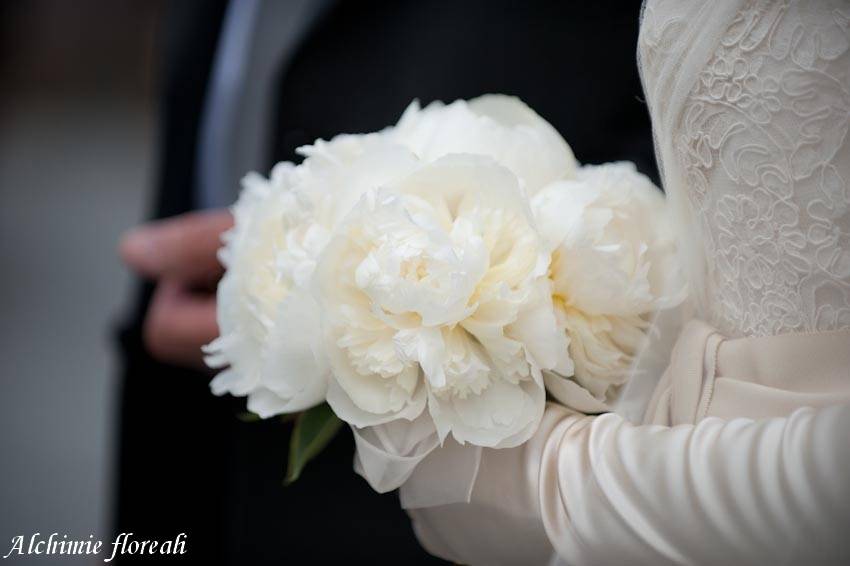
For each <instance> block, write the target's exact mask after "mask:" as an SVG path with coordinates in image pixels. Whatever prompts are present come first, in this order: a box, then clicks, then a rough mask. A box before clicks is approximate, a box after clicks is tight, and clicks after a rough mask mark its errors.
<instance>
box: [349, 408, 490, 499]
mask: <svg viewBox="0 0 850 566" xmlns="http://www.w3.org/2000/svg"><path fill="white" fill-rule="evenodd" d="M351 430H352V432H353V433H354V443H355V445H356V447H357V452H356V454H355V456H354V471H355V472H357V473H358V474H360V475H361V476H362V477H363V478H364V479H365V480H366V481H367V482H368V483H369V485H370V486H371V487H372V489H374V490H375V491H377V492H378V493H386V492H388V491H392V490H394V489H400V491H399V498H400V499H401V506H402V507H403V508H405V509H417V508H422V507H433V506H437V505H448V504H450V503H466V502H468V501H469V499H470V497H471V496H472V488H473V486H474V485H475V478H476V476H477V475H478V465H479V463H480V462H481V447H479V446H472V445H465V446H461V445H460V444H458V443H457V442H456V441H455V440H454V439H453V438H452V437H448V438H446V440H445V441H444V442H443V445H442V446H440V441H439V438H438V436H437V431H436V430H435V429H434V425H433V423H432V422H431V421H430V419H429V418H428V414H427V412H425V413H423V414H422V415H420V416H419V417H418V418H417V419H415V420H414V421H412V422H410V421H394V422H390V423H387V424H382V425H377V426H370V427H364V428H357V427H351Z"/></svg>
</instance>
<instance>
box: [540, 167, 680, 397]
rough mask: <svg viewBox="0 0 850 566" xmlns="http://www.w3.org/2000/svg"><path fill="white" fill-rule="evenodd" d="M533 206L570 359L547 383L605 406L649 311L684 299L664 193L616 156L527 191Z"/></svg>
mask: <svg viewBox="0 0 850 566" xmlns="http://www.w3.org/2000/svg"><path fill="white" fill-rule="evenodd" d="M532 208H533V209H534V214H535V218H536V220H537V226H538V228H539V229H540V231H541V233H542V234H543V237H544V238H545V240H546V242H547V249H549V250H550V252H551V263H550V267H549V274H550V278H551V280H552V284H553V303H554V305H555V307H556V312H557V316H558V318H559V321H560V323H561V325H562V327H563V328H564V329H565V330H566V332H567V334H568V335H569V337H570V355H571V357H572V359H573V360H574V362H575V374H574V375H573V376H566V375H563V374H560V375H555V374H554V373H549V374H547V377H546V384H547V387H548V388H549V391H550V393H551V394H552V395H554V396H555V397H556V398H557V399H558V400H560V401H561V402H563V403H565V404H568V405H570V406H573V407H575V408H577V409H580V410H583V411H590V412H597V411H602V410H606V409H607V408H608V404H609V402H610V401H611V397H612V395H614V394H615V393H616V391H617V389H618V387H619V386H621V385H622V384H623V383H624V382H625V381H626V380H627V379H628V377H629V370H630V368H631V367H632V364H633V362H634V356H635V354H636V353H637V352H638V351H639V350H640V348H641V346H642V345H643V344H644V342H645V340H646V330H647V328H648V326H649V324H650V318H649V317H650V315H651V314H652V313H654V312H657V311H659V310H661V309H665V308H669V307H672V306H675V305H676V304H678V303H680V302H681V301H682V300H683V299H684V285H683V278H682V276H681V273H680V270H679V269H678V267H677V262H676V255H675V242H674V241H673V234H672V230H671V224H670V222H669V221H668V220H667V214H668V213H667V208H666V206H665V201H664V197H663V195H662V193H661V191H659V190H658V188H657V187H655V186H654V185H653V184H652V182H651V181H650V180H649V179H648V178H647V177H646V176H644V175H642V174H640V173H638V172H637V170H636V169H635V167H634V165H633V164H631V163H626V162H620V163H608V164H604V165H595V166H594V165H588V166H584V167H582V168H581V169H580V170H579V171H578V172H577V173H576V175H575V177H574V178H572V179H567V180H563V181H559V182H557V183H552V184H551V185H549V186H548V187H546V188H545V189H544V190H542V191H540V192H539V193H538V194H537V195H535V197H534V198H533V199H532ZM567 377H571V379H565V378H567Z"/></svg>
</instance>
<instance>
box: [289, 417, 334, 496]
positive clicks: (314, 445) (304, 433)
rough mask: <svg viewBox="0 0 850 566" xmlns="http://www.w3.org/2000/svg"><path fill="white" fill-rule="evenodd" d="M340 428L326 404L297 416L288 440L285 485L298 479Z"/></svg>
mask: <svg viewBox="0 0 850 566" xmlns="http://www.w3.org/2000/svg"><path fill="white" fill-rule="evenodd" d="M341 426H342V421H341V420H339V417H337V416H336V415H335V414H334V412H333V410H331V408H330V406H329V405H328V404H327V403H322V404H321V405H318V406H316V407H313V408H312V409H308V410H306V411H304V412H303V413H301V414H300V415H298V419H297V420H296V421H295V427H293V429H292V437H291V438H290V440H289V464H288V465H287V469H286V478H285V479H284V480H283V483H284V484H285V485H290V484H291V483H292V482H294V481H295V480H297V479H298V477H299V476H300V475H301V472H302V471H303V470H304V466H306V465H307V462H309V461H310V460H312V459H313V458H315V457H316V456H318V455H319V453H320V452H321V451H322V450H323V449H324V448H325V446H327V445H328V443H329V442H330V441H331V440H332V439H333V437H334V436H335V435H336V433H337V432H338V431H339V429H340V427H341Z"/></svg>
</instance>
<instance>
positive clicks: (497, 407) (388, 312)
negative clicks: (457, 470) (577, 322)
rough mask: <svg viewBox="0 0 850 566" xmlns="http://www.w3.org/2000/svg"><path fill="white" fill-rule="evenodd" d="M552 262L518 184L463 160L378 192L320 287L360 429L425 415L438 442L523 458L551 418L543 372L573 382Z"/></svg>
mask: <svg viewBox="0 0 850 566" xmlns="http://www.w3.org/2000/svg"><path fill="white" fill-rule="evenodd" d="M548 266H549V257H548V254H547V253H546V250H545V248H544V245H543V240H542V239H541V238H540V235H539V234H538V232H537V230H536V228H535V227H534V220H533V217H532V214H531V210H530V209H529V207H528V202H527V200H526V199H525V198H524V196H523V194H522V192H521V191H520V188H519V183H518V180H517V178H516V176H515V175H513V174H512V173H511V172H510V171H509V170H508V169H506V168H504V167H502V166H500V165H498V164H497V163H496V162H495V161H493V160H492V159H490V158H487V157H482V156H476V155H466V154H456V155H449V156H446V157H442V158H440V159H438V160H436V161H435V162H433V163H429V164H426V165H423V166H421V167H419V168H418V169H417V170H416V171H414V172H413V173H411V174H410V175H408V176H406V177H404V178H402V179H400V180H398V181H397V182H395V183H392V184H390V185H388V186H387V187H386V188H381V189H377V190H374V191H370V192H368V193H366V194H365V195H363V197H362V198H361V200H360V202H359V203H358V204H357V205H356V206H355V207H354V209H353V210H352V211H351V212H350V213H349V214H348V216H346V218H345V219H344V220H343V222H342V224H341V225H340V226H339V227H338V229H337V230H336V231H335V233H334V236H333V237H332V238H331V241H330V242H329V243H328V245H327V247H326V248H325V251H324V252H323V254H322V256H321V258H320V261H319V266H318V268H317V272H316V274H315V282H316V289H317V296H318V297H319V303H320V305H321V308H322V312H323V315H324V316H325V332H326V336H325V348H326V351H327V352H328V355H329V358H330V365H331V369H332V374H333V376H334V379H333V380H332V382H331V386H330V388H329V391H328V402H329V403H330V405H331V407H332V408H333V409H334V411H335V412H336V413H337V415H339V416H340V417H341V418H343V419H344V420H346V421H347V422H349V423H351V424H353V425H355V426H358V427H364V426H370V425H377V424H383V423H386V422H389V421H392V420H396V419H400V418H403V419H407V420H413V419H415V418H416V417H418V416H419V415H420V414H421V413H422V412H423V411H425V410H426V407H427V411H428V414H429V415H430V417H431V419H433V422H434V425H435V427H436V430H437V432H438V434H439V436H440V438H441V439H443V438H445V437H446V436H447V435H448V434H449V433H451V434H452V435H453V436H454V438H455V440H457V441H458V442H461V443H464V442H467V441H468V442H472V443H474V444H477V445H480V446H496V447H501V446H514V445H516V444H519V443H521V442H524V441H525V440H527V439H528V437H529V436H530V435H531V434H532V433H533V432H534V430H535V429H536V427H537V424H538V422H539V420H540V418H541V416H542V413H543V407H544V403H545V392H544V386H543V380H542V373H541V372H542V370H543V369H554V368H556V367H562V368H565V369H567V370H568V369H569V365H570V364H569V358H568V353H567V348H566V340H565V336H564V334H563V333H562V332H560V331H559V329H558V327H557V323H556V319H555V315H554V310H553V308H552V303H551V289H550V283H549V280H548V277H547V271H548Z"/></svg>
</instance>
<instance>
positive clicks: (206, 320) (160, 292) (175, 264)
mask: <svg viewBox="0 0 850 566" xmlns="http://www.w3.org/2000/svg"><path fill="white" fill-rule="evenodd" d="M232 225H233V218H232V216H231V215H230V213H229V212H228V211H226V210H214V211H207V212H191V213H188V214H183V215H181V216H176V217H173V218H169V219H166V220H161V221H157V222H151V223H148V224H144V225H142V226H139V227H137V228H134V229H132V230H130V231H129V232H127V233H126V234H125V235H124V237H123V238H122V240H121V244H120V247H119V249H120V252H121V257H122V258H123V260H124V262H125V263H126V264H127V265H128V266H129V267H130V268H132V269H133V270H134V271H136V272H137V273H138V274H139V275H141V276H143V277H146V278H149V279H151V280H153V281H154V282H155V283H156V290H155V291H154V296H153V299H152V301H151V304H150V307H149V309H148V312H147V315H146V317H145V323H144V340H145V346H146V347H147V349H148V351H149V352H150V353H151V355H153V356H154V357H155V358H157V359H158V360H160V361H163V362H167V363H171V364H176V365H181V366H188V367H203V358H202V355H201V346H202V345H204V344H206V343H208V342H210V341H211V340H212V339H213V338H215V337H216V336H218V325H217V323H216V313H215V284H216V283H217V282H218V280H219V279H220V278H221V275H222V273H223V268H222V266H221V264H220V263H219V261H218V258H217V257H216V251H217V250H218V248H219V247H220V246H221V240H220V237H221V233H222V232H224V231H225V230H227V229H228V228H230V227H231V226H232Z"/></svg>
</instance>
